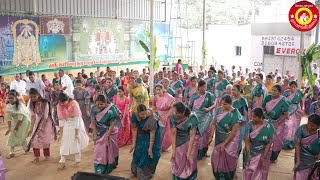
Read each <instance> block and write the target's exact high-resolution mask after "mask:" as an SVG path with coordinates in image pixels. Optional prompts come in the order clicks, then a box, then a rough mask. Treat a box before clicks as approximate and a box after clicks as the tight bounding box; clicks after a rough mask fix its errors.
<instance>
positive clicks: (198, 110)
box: [189, 92, 215, 160]
mask: <svg viewBox="0 0 320 180" xmlns="http://www.w3.org/2000/svg"><path fill="white" fill-rule="evenodd" d="M214 101H215V96H214V95H213V94H212V93H210V92H206V93H205V94H202V95H197V93H194V94H193V95H192V96H191V97H190V101H189V104H190V106H192V111H193V112H194V113H195V114H196V115H197V117H198V120H199V123H198V133H197V136H196V139H197V141H198V144H199V146H198V160H201V159H202V158H203V157H204V156H205V155H206V154H207V151H208V143H209V139H210V134H211V133H210V131H211V127H210V124H211V122H212V114H211V112H204V110H203V109H204V108H208V107H210V106H212V105H213V103H214Z"/></svg>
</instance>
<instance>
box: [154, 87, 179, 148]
mask: <svg viewBox="0 0 320 180" xmlns="http://www.w3.org/2000/svg"><path fill="white" fill-rule="evenodd" d="M174 103H175V99H174V97H172V96H171V95H170V94H168V93H164V94H163V96H162V97H159V96H155V98H154V99H153V106H154V107H156V109H157V113H158V115H159V118H160V121H161V123H162V124H163V125H164V126H165V128H166V129H165V134H164V137H163V140H162V144H161V150H162V151H167V150H168V148H169V147H170V146H171V144H172V139H171V131H170V117H168V119H164V116H165V115H166V114H167V113H168V112H169V110H170V109H171V107H172V106H173V104H174Z"/></svg>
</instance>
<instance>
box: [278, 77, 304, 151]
mask: <svg viewBox="0 0 320 180" xmlns="http://www.w3.org/2000/svg"><path fill="white" fill-rule="evenodd" d="M297 87H298V84H297V82H295V81H291V82H290V89H289V90H286V91H285V92H284V93H283V96H285V97H286V98H287V99H288V100H289V101H290V102H291V105H290V107H289V118H288V120H286V122H285V129H284V138H283V149H293V148H294V134H295V132H296V131H297V129H298V127H299V126H300V122H301V119H302V116H303V110H302V109H301V107H303V93H302V92H301V91H300V90H299V89H297Z"/></svg>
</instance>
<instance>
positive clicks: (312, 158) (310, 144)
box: [293, 114, 320, 180]
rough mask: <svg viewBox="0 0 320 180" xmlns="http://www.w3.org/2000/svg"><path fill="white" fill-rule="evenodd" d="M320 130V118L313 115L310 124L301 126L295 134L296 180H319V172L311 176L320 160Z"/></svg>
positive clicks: (309, 118) (309, 119)
mask: <svg viewBox="0 0 320 180" xmlns="http://www.w3.org/2000/svg"><path fill="white" fill-rule="evenodd" d="M319 128H320V116H319V115H317V114H312V115H310V116H309V117H308V123H307V124H304V125H301V126H300V127H299V128H298V130H297V132H296V134H295V151H296V152H295V158H294V159H295V160H294V161H295V165H294V169H293V170H294V177H293V179H294V180H306V179H308V176H309V177H310V179H309V180H317V179H318V178H317V170H315V171H314V173H313V174H311V170H312V168H313V167H314V166H316V165H317V164H316V160H320V146H319V137H318V133H317V129H319Z"/></svg>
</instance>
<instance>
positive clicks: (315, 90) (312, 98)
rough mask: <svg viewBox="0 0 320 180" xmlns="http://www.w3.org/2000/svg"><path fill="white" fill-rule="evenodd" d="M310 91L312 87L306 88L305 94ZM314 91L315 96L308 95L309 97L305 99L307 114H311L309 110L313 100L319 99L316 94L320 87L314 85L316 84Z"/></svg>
mask: <svg viewBox="0 0 320 180" xmlns="http://www.w3.org/2000/svg"><path fill="white" fill-rule="evenodd" d="M309 91H310V87H308V88H307V89H306V90H305V92H304V94H308V93H309ZM312 91H313V96H311V95H308V96H307V98H306V100H305V103H304V110H305V113H306V114H307V115H310V114H309V112H308V110H309V108H310V105H311V104H312V103H313V102H315V101H317V97H316V95H317V94H318V93H319V92H320V89H319V88H318V86H316V85H314V86H313V87H312Z"/></svg>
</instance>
